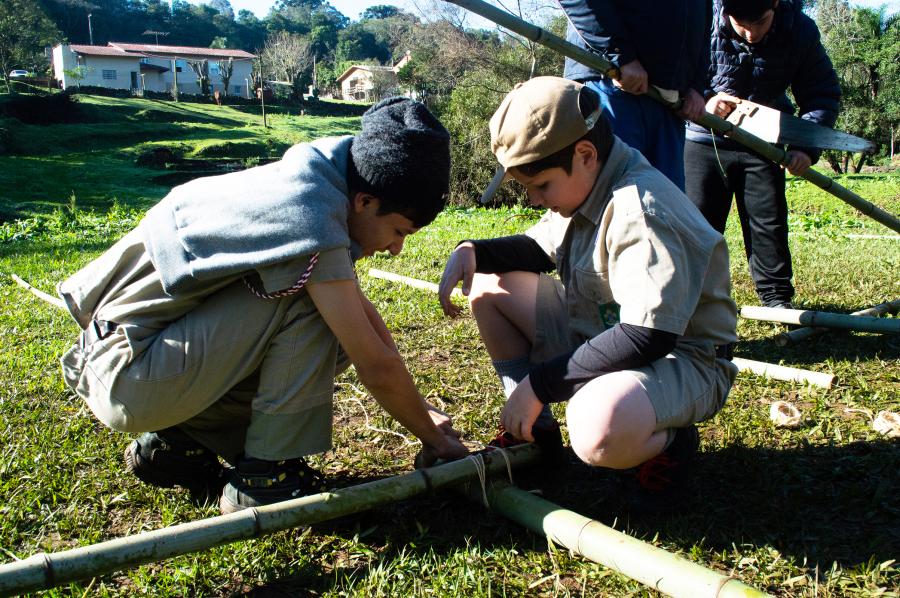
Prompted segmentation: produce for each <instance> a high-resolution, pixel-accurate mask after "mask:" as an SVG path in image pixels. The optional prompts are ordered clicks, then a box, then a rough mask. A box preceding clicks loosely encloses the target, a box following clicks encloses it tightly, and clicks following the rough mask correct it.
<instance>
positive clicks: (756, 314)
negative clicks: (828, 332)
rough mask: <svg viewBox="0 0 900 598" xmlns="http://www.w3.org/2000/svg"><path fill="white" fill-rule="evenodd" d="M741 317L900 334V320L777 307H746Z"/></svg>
mask: <svg viewBox="0 0 900 598" xmlns="http://www.w3.org/2000/svg"><path fill="white" fill-rule="evenodd" d="M741 317H742V318H747V319H748V320H762V321H765V322H779V323H781V324H794V325H801V326H821V327H823V328H840V329H842V330H855V331H857V332H878V333H881V334H900V318H877V317H872V316H854V315H851V314H838V313H833V312H829V311H814V310H808V309H781V308H777V307H759V306H754V305H745V306H743V307H741Z"/></svg>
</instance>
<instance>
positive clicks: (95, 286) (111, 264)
mask: <svg viewBox="0 0 900 598" xmlns="http://www.w3.org/2000/svg"><path fill="white" fill-rule="evenodd" d="M141 226H142V225H138V227H137V228H135V229H134V230H133V231H131V232H130V233H128V234H127V235H125V236H124V237H122V239H120V240H119V241H118V242H117V243H116V244H115V245H113V246H112V247H111V248H109V249H108V250H107V251H106V252H105V253H104V254H103V255H101V256H100V257H98V258H97V259H95V260H94V261H92V262H90V263H89V264H88V265H87V266H85V267H84V268H82V269H81V270H79V271H78V272H76V273H75V274H73V275H72V276H71V277H69V278H68V279H66V280H65V281H63V282H61V283H60V284H59V286H58V288H57V292H58V293H59V295H60V296H61V297H62V298H63V299H64V300H65V302H66V305H67V307H68V308H69V311H70V312H71V313H72V316H73V317H74V318H75V319H76V320H77V321H78V324H79V325H80V326H81V328H82V329H85V328H87V327H88V326H89V325H90V323H91V320H92V319H96V320H104V321H109V322H115V323H117V324H118V325H119V326H120V327H121V328H122V329H123V330H124V332H125V336H126V338H127V339H128V344H129V346H130V347H131V350H132V353H133V357H135V356H137V355H140V354H141V353H142V352H143V351H144V349H145V348H146V347H147V346H148V345H149V344H150V343H152V342H153V337H154V336H155V335H156V334H157V333H158V332H159V331H160V330H162V329H164V328H165V327H166V326H168V324H169V323H171V322H174V321H175V320H177V319H179V318H181V317H182V316H184V315H185V314H186V313H188V312H189V311H191V310H192V309H194V308H195V307H197V306H198V305H199V304H200V303H202V302H203V300H204V299H205V298H206V297H207V296H209V295H210V294H212V293H214V292H216V291H217V290H219V289H221V288H224V287H225V286H227V285H229V284H231V283H233V282H234V281H235V280H237V279H239V278H241V276H240V275H238V276H230V277H225V278H223V279H220V280H217V281H216V282H215V283H209V284H206V285H205V286H200V287H197V288H194V289H192V290H191V291H189V292H184V293H178V294H176V295H174V296H173V295H168V294H166V292H165V291H164V290H163V285H162V280H161V278H160V276H159V273H158V272H157V271H156V268H155V267H154V266H153V263H152V262H151V261H150V256H149V254H148V253H147V250H146V247H145V246H144V243H143V240H142V239H143V236H142V231H141ZM308 265H309V258H308V257H302V258H297V259H294V260H289V261H286V262H284V263H282V264H276V265H274V266H271V267H269V268H267V269H266V276H267V280H265V281H264V282H269V281H270V280H275V281H277V284H280V285H282V287H284V286H290V284H293V282H294V281H296V280H297V279H298V278H299V277H300V275H301V274H303V272H304V271H305V270H306V267H307V266H308ZM354 279H356V272H355V271H354V266H353V260H352V258H351V255H350V251H349V250H348V249H347V248H336V249H331V250H327V251H323V252H321V253H320V254H319V260H318V262H317V263H316V265H315V267H313V270H312V272H311V273H310V278H309V281H308V284H312V283H316V282H325V281H332V280H354ZM286 281H290V282H287V284H285V282H286ZM276 289H277V287H276ZM247 293H250V290H249V289H247ZM301 293H303V294H305V293H306V290H305V289H304V290H302V291H301ZM235 325H237V326H239V325H240V314H235Z"/></svg>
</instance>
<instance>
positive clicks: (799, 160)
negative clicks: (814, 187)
mask: <svg viewBox="0 0 900 598" xmlns="http://www.w3.org/2000/svg"><path fill="white" fill-rule="evenodd" d="M810 166H812V158H810V157H809V155H808V154H807V153H806V152H801V151H800V150H789V151H788V153H787V158H786V161H785V163H784V167H785V168H787V171H788V172H789V173H791V174H792V175H794V176H801V175H803V173H804V172H806V171H807V170H809V167H810Z"/></svg>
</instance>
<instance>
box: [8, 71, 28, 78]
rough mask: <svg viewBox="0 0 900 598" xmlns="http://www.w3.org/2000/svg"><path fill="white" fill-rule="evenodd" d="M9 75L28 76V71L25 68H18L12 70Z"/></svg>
mask: <svg viewBox="0 0 900 598" xmlns="http://www.w3.org/2000/svg"><path fill="white" fill-rule="evenodd" d="M9 76H10V77H27V76H28V71H26V70H23V69H16V70H14V71H10V72H9Z"/></svg>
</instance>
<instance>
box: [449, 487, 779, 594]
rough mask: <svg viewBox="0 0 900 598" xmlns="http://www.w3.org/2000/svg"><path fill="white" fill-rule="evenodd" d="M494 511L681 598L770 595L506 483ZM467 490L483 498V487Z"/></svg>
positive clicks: (490, 491)
mask: <svg viewBox="0 0 900 598" xmlns="http://www.w3.org/2000/svg"><path fill="white" fill-rule="evenodd" d="M485 490H486V494H487V497H488V503H489V504H490V507H491V509H493V510H494V511H496V512H497V513H500V514H501V515H503V516H504V517H508V518H509V519H512V520H513V521H515V522H516V523H518V524H520V525H523V526H525V527H527V528H528V529H530V530H532V531H534V532H536V533H538V534H543V535H545V536H546V537H547V538H549V539H550V540H552V541H553V543H555V544H559V545H562V546H564V547H565V548H567V549H569V550H570V551H572V552H573V553H575V554H578V555H581V556H583V557H585V558H587V559H590V560H592V561H594V562H595V563H600V564H601V565H604V566H606V567H609V568H610V569H612V570H614V571H618V572H619V573H621V574H623V575H626V576H628V577H630V578H631V579H634V580H636V581H639V582H641V583H642V584H644V585H646V586H648V587H651V588H653V589H655V590H658V591H660V592H662V593H664V594H668V595H669V596H675V597H676V598H681V597H683V598H707V597H708V598H730V597H738V596H741V597H760V596H768V594H766V593H765V592H761V591H759V590H757V589H756V588H753V587H750V586H748V585H746V584H744V583H742V582H741V581H739V580H737V579H734V578H731V577H728V576H726V575H722V574H721V573H717V572H715V571H713V570H711V569H707V568H706V567H703V566H701V565H698V564H696V563H692V562H690V561H688V560H686V559H683V558H681V557H679V556H677V555H674V554H672V553H670V552H666V551H665V550H663V549H662V548H657V547H656V546H653V545H652V544H647V543H646V542H642V541H640V540H638V539H637V538H633V537H631V536H629V535H627V534H623V533H622V532H619V531H616V530H614V529H612V528H610V527H607V526H605V525H603V524H602V523H600V522H599V521H595V520H593V519H589V518H587V517H585V516H583V515H579V514H578V513H575V512H574V511H569V510H567V509H563V508H561V507H559V506H557V505H555V504H553V503H551V502H549V501H546V500H544V499H542V498H540V497H538V496H535V495H534V494H531V493H530V492H526V491H524V490H521V489H519V488H516V487H515V486H512V485H510V484H508V483H506V482H500V481H495V482H493V483H490V484H489V485H488V487H487V488H486V489H485ZM467 493H468V494H469V496H470V497H471V498H472V500H475V501H478V502H482V503H483V501H484V499H483V494H482V488H481V487H475V486H474V485H470V486H469V487H468V489H467Z"/></svg>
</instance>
